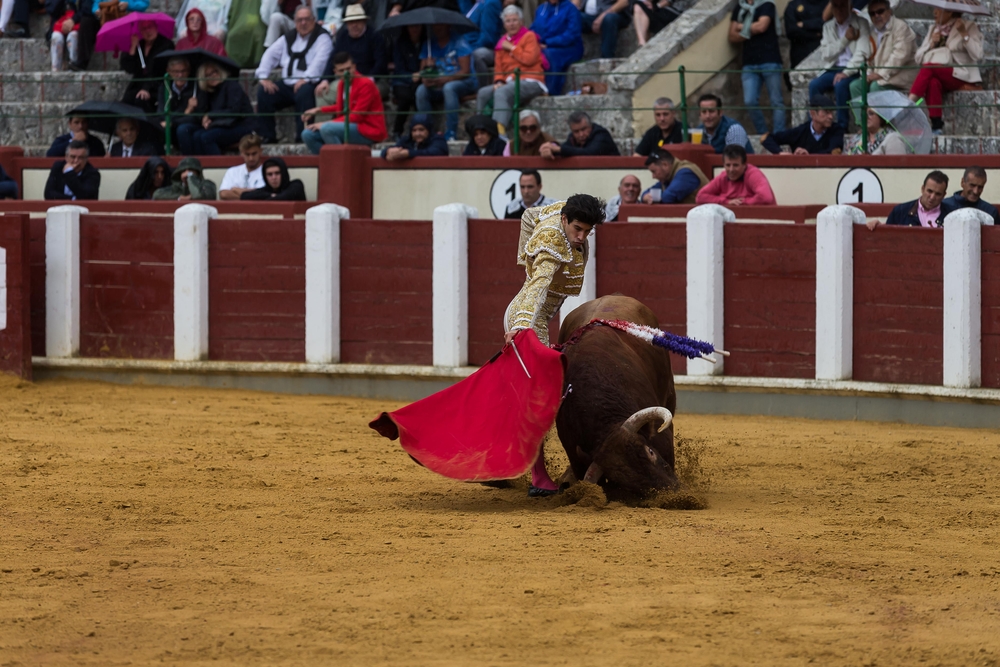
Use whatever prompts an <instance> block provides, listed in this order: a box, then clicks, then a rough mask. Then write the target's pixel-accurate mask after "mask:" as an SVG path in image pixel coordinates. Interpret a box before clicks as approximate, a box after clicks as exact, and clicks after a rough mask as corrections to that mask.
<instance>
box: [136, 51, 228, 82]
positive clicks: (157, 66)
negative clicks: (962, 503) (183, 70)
mask: <svg viewBox="0 0 1000 667" xmlns="http://www.w3.org/2000/svg"><path fill="white" fill-rule="evenodd" d="M173 58H184V59H185V60H187V61H188V62H189V63H191V76H194V75H195V74H196V73H197V71H198V67H199V66H201V65H203V64H204V63H212V64H213V65H216V66H218V67H219V68H221V69H223V70H225V71H226V72H227V73H228V74H229V76H239V75H240V66H239V65H238V64H237V63H236V61H235V60H232V59H231V58H227V57H226V56H220V55H218V54H215V53H212V52H210V51H206V50H205V49H184V50H183V51H164V52H163V53H160V54H158V55H157V56H156V57H155V58H153V75H154V76H157V77H162V76H163V74H164V72H166V71H167V63H168V62H170V60H171V59H173Z"/></svg>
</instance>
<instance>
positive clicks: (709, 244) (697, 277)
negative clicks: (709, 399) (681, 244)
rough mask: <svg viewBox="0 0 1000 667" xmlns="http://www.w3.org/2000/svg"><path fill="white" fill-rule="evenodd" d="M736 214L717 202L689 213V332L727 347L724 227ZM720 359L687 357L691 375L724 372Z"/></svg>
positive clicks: (721, 346) (691, 334)
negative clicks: (708, 359) (724, 292)
mask: <svg viewBox="0 0 1000 667" xmlns="http://www.w3.org/2000/svg"><path fill="white" fill-rule="evenodd" d="M735 221H736V215H735V214H734V213H733V212H732V211H730V210H729V209H728V208H725V207H722V206H719V205H718V204H706V205H704V206H696V207H695V208H693V209H691V210H690V211H689V212H688V216H687V335H688V336H689V337H690V338H696V339H698V340H703V341H707V342H709V343H711V344H712V345H714V346H715V348H716V349H725V337H724V329H723V323H724V313H723V305H724V304H723V296H724V295H723V261H724V255H723V243H722V242H723V227H724V224H725V223H726V222H735ZM716 358H717V359H718V361H717V363H714V364H712V363H709V362H707V361H704V360H703V359H688V362H687V373H688V375H722V372H723V366H724V362H723V357H722V356H721V355H716Z"/></svg>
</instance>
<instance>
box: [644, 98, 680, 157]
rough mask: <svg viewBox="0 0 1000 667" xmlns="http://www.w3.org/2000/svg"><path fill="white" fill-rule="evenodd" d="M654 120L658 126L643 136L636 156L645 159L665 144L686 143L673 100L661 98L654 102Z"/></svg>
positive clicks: (654, 126)
mask: <svg viewBox="0 0 1000 667" xmlns="http://www.w3.org/2000/svg"><path fill="white" fill-rule="evenodd" d="M653 118H655V119H656V124H655V125H653V127H651V128H649V129H648V130H646V134H644V135H642V141H640V142H639V145H638V146H636V147H635V153H634V154H635V155H642V156H643V157H645V156H647V155H649V154H650V153H652V152H653V151H654V150H655V149H657V148H660V147H661V146H663V145H665V144H681V143H684V132H683V131H682V128H681V124H680V123H679V122H677V113H676V111H675V110H674V102H673V100H671V99H670V98H668V97H661V98H659V99H657V100H656V101H655V102H653Z"/></svg>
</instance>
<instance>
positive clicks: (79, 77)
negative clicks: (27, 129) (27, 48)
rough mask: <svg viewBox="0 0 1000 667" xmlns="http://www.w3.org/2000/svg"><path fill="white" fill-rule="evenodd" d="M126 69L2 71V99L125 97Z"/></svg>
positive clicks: (27, 100) (99, 98)
mask: <svg viewBox="0 0 1000 667" xmlns="http://www.w3.org/2000/svg"><path fill="white" fill-rule="evenodd" d="M130 78H131V77H130V76H129V75H128V74H126V73H125V72H16V73H13V74H0V102H21V103H30V102H76V103H79V102H82V101H84V100H118V99H121V96H122V93H123V92H124V91H125V86H126V85H128V81H129V79H130Z"/></svg>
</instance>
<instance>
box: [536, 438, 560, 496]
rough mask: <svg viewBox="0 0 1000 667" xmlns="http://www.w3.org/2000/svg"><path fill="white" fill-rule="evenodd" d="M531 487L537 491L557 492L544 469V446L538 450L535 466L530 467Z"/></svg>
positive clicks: (554, 484)
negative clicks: (537, 489)
mask: <svg viewBox="0 0 1000 667" xmlns="http://www.w3.org/2000/svg"><path fill="white" fill-rule="evenodd" d="M531 485H532V486H534V487H536V488H539V489H545V490H546V491H558V490H559V487H558V486H556V483H555V482H553V481H552V478H551V477H549V471H548V470H546V469H545V445H542V446H541V447H540V448H539V449H538V458H537V459H535V464H534V465H533V466H531Z"/></svg>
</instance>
